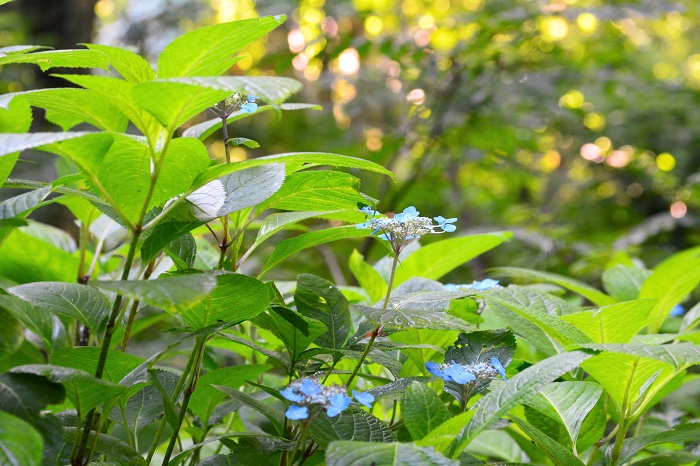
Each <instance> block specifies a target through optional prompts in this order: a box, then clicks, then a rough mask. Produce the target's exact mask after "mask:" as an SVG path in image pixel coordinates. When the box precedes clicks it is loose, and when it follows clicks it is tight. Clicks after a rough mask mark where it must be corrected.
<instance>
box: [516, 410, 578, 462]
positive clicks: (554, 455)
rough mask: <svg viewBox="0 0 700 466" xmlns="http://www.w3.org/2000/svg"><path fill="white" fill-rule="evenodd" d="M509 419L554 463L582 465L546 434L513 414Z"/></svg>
mask: <svg viewBox="0 0 700 466" xmlns="http://www.w3.org/2000/svg"><path fill="white" fill-rule="evenodd" d="M510 419H511V420H512V421H513V422H514V423H515V424H517V426H518V427H520V429H521V430H522V431H523V432H525V433H526V434H527V435H528V437H530V438H531V439H532V441H533V442H535V445H537V446H538V447H539V448H540V449H542V450H543V451H544V452H545V453H547V456H549V457H550V458H551V459H552V461H554V464H566V465H567V466H577V465H580V466H583V465H584V464H585V463H583V462H582V461H581V460H580V459H578V458H577V457H576V455H574V454H573V453H572V452H571V451H569V450H568V449H567V448H565V447H563V446H562V445H561V444H559V443H557V442H556V441H555V440H554V439H552V438H551V437H549V436H548V435H547V434H545V433H543V432H541V431H540V430H538V429H536V428H535V427H533V426H531V425H530V424H528V423H527V422H525V421H523V420H522V419H519V418H517V417H515V416H512V417H511V418H510Z"/></svg>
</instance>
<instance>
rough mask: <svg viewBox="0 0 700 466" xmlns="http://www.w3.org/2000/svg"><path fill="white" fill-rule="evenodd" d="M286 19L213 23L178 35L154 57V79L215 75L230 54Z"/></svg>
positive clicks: (228, 63)
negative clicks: (156, 69) (156, 61)
mask: <svg viewBox="0 0 700 466" xmlns="http://www.w3.org/2000/svg"><path fill="white" fill-rule="evenodd" d="M285 20H286V16H284V15H282V16H265V17H262V18H254V19H247V20H243V21H233V22H230V23H221V24H215V25H212V26H206V27H203V28H199V29H196V30H194V31H191V32H188V33H187V34H184V35H182V36H180V37H179V38H177V39H175V40H174V41H172V42H171V43H170V44H168V46H167V47H165V50H163V52H162V53H161V54H160V57H158V77H160V78H174V77H178V76H218V75H220V74H222V73H223V72H224V71H226V70H227V69H229V68H230V67H231V65H233V63H234V62H235V59H234V57H233V55H234V54H235V53H236V52H238V51H239V50H241V49H242V48H243V47H245V46H246V45H248V44H250V43H252V42H254V41H255V40H257V39H259V38H261V37H263V36H264V35H265V34H267V33H268V32H270V31H272V30H273V29H275V28H276V27H277V26H279V25H280V24H282V23H283V22H284V21H285Z"/></svg>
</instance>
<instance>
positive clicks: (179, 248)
mask: <svg viewBox="0 0 700 466" xmlns="http://www.w3.org/2000/svg"><path fill="white" fill-rule="evenodd" d="M165 252H166V253H167V254H168V255H169V256H170V258H171V259H172V260H173V262H174V263H175V266H176V267H177V269H178V270H186V269H191V268H192V267H194V262H195V259H196V258H197V242H196V241H195V240H194V236H192V234H191V233H186V234H184V235H181V236H179V237H178V238H176V239H174V240H172V241H171V242H170V243H169V244H168V246H166V248H165Z"/></svg>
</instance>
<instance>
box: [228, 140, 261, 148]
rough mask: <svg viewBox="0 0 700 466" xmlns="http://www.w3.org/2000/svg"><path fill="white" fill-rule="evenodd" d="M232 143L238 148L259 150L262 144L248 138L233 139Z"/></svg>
mask: <svg viewBox="0 0 700 466" xmlns="http://www.w3.org/2000/svg"><path fill="white" fill-rule="evenodd" d="M231 142H232V143H233V144H234V145H236V146H241V145H243V146H246V147H248V148H250V149H257V148H258V147H260V144H259V143H258V142H257V141H254V140H252V139H248V138H233V139H231Z"/></svg>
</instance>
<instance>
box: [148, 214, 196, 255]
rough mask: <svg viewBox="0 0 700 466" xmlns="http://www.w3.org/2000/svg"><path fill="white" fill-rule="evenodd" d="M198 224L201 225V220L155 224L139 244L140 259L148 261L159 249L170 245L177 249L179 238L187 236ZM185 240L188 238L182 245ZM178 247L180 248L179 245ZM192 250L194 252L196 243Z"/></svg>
mask: <svg viewBox="0 0 700 466" xmlns="http://www.w3.org/2000/svg"><path fill="white" fill-rule="evenodd" d="M200 225H202V223H201V222H164V223H161V224H159V225H156V227H155V228H154V229H153V231H152V232H151V234H150V235H148V238H146V240H145V241H144V242H143V244H142V245H141V260H142V261H143V262H150V261H152V260H153V259H155V257H156V256H157V255H158V254H159V253H160V251H162V250H163V249H168V248H170V246H171V245H173V246H174V247H175V249H176V250H177V249H178V244H179V243H180V238H183V237H185V236H187V233H189V232H190V231H192V230H194V229H195V228H197V227H198V226H200ZM190 237H191V235H190ZM187 242H188V240H185V244H184V246H187ZM179 249H180V250H182V248H181V247H180V248H179ZM185 250H187V248H185ZM194 251H195V252H196V245H195V249H194Z"/></svg>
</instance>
